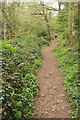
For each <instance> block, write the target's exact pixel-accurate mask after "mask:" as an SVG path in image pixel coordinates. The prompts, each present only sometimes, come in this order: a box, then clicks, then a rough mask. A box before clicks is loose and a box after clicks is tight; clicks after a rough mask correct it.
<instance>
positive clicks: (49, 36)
mask: <svg viewBox="0 0 80 120" xmlns="http://www.w3.org/2000/svg"><path fill="white" fill-rule="evenodd" d="M43 15H44V18H45V21H46V25H47V31H48V39H49V41H50V40H51V34H50V26H49V21H48V18H47V15H46V13H45V11H44V6H43Z"/></svg>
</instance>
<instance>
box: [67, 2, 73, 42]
mask: <svg viewBox="0 0 80 120" xmlns="http://www.w3.org/2000/svg"><path fill="white" fill-rule="evenodd" d="M71 6H72V3H71V2H69V13H68V40H69V43H70V42H71V37H72V23H73V17H72V16H73V15H72V9H71Z"/></svg>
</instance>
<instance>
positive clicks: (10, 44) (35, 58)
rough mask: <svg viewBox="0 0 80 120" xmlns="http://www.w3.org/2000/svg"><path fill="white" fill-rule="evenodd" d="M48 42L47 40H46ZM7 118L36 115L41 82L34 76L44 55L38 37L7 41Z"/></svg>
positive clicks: (5, 45)
mask: <svg viewBox="0 0 80 120" xmlns="http://www.w3.org/2000/svg"><path fill="white" fill-rule="evenodd" d="M43 42H44V41H43ZM2 50H3V51H2V52H3V66H2V69H3V83H2V85H3V89H2V91H3V97H2V100H3V108H4V112H3V119H4V118H5V119H11V118H15V119H21V118H24V119H26V118H28V117H30V116H31V115H33V113H32V110H33V104H34V103H33V102H34V101H35V97H37V93H38V88H39V83H38V82H37V78H36V76H35V75H34V74H35V72H36V69H37V68H38V67H39V66H40V64H41V59H42V54H41V50H40V47H39V46H38V44H37V43H36V42H34V39H33V40H32V39H31V40H28V39H25V38H24V39H22V38H20V39H17V41H15V40H14V41H3V49H2Z"/></svg>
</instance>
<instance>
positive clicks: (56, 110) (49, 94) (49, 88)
mask: <svg viewBox="0 0 80 120" xmlns="http://www.w3.org/2000/svg"><path fill="white" fill-rule="evenodd" d="M55 44H56V40H54V41H51V44H50V46H48V47H46V48H43V49H42V53H43V61H42V65H41V67H40V68H39V70H38V71H37V77H38V81H39V83H40V92H39V98H38V100H37V101H36V103H35V106H34V108H35V111H36V113H37V115H35V116H34V117H35V118H72V116H71V115H70V114H69V111H70V104H69V103H68V101H67V99H66V92H65V91H64V86H63V85H62V82H63V78H62V76H61V72H60V69H59V67H58V61H57V59H56V57H55V54H53V53H52V50H53V47H54V46H55Z"/></svg>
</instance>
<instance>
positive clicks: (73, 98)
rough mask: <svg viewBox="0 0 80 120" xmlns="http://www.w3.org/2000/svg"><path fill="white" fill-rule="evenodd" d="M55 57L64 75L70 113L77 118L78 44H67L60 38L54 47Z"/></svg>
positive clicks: (79, 85)
mask: <svg viewBox="0 0 80 120" xmlns="http://www.w3.org/2000/svg"><path fill="white" fill-rule="evenodd" d="M53 51H55V52H56V57H57V58H58V63H59V65H58V66H59V67H62V73H63V76H64V82H63V84H64V86H65V90H66V91H67V98H68V101H69V102H70V104H71V108H72V110H71V111H70V113H71V114H72V116H74V117H75V118H79V117H80V114H79V111H80V106H79V99H80V96H79V87H80V82H79V79H78V44H77V43H76V46H69V45H67V44H66V41H65V40H64V39H62V40H61V39H60V40H59V41H58V43H57V46H56V47H55V48H54V50H53Z"/></svg>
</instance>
